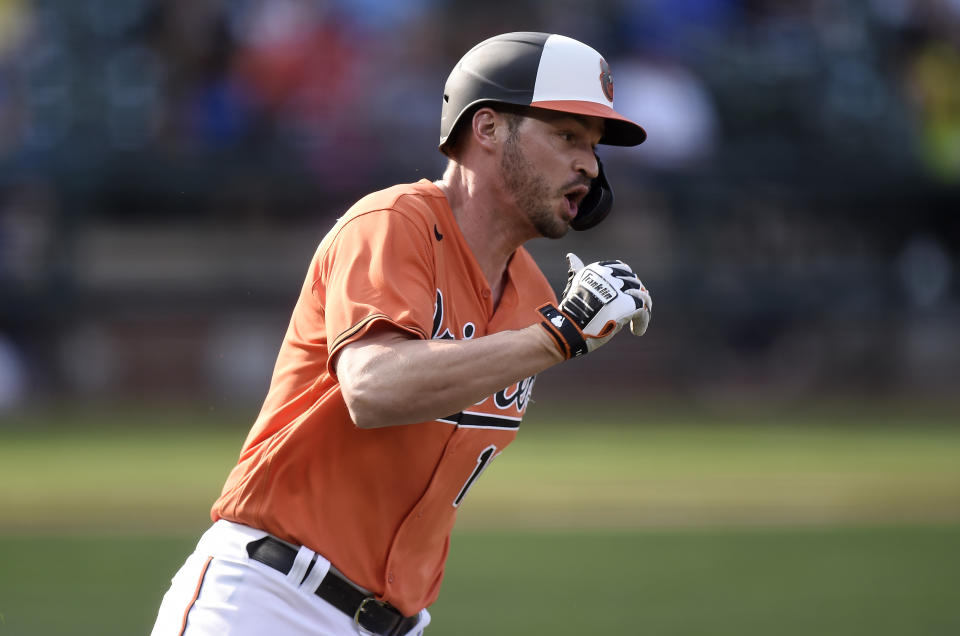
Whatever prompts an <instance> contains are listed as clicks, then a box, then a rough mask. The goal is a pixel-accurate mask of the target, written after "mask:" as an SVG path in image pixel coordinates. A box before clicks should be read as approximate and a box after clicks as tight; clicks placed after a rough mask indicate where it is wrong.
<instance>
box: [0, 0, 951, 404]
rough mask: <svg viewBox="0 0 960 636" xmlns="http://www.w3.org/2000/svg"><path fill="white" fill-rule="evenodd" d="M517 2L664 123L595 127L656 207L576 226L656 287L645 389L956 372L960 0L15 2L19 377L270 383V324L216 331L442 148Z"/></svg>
mask: <svg viewBox="0 0 960 636" xmlns="http://www.w3.org/2000/svg"><path fill="white" fill-rule="evenodd" d="M512 30H537V31H550V32H558V33H564V34H567V35H570V36H573V37H576V38H578V39H581V40H583V41H585V42H587V43H590V44H592V45H594V46H595V47H596V48H597V49H599V50H600V51H601V52H603V53H604V55H605V56H606V57H607V59H608V60H609V61H610V62H611V66H612V68H613V71H614V78H615V81H616V84H615V86H616V89H615V90H616V103H617V106H618V109H619V110H621V111H622V112H625V113H627V114H628V115H630V116H632V117H634V118H635V119H636V120H637V121H640V122H641V123H642V124H643V125H644V126H645V128H646V129H647V130H648V132H649V133H650V137H649V141H648V142H647V143H646V144H644V145H643V146H642V147H641V148H640V149H638V150H636V151H634V150H630V151H625V150H617V149H609V150H605V151H604V152H605V153H607V154H609V157H610V159H611V160H610V161H608V164H609V170H610V172H611V173H612V176H613V177H614V178H615V180H616V181H615V183H616V184H617V188H618V201H619V202H620V203H619V206H620V208H621V209H623V208H631V209H633V208H635V209H637V210H639V212H637V215H638V216H639V218H632V219H628V218H626V217H628V213H626V212H622V213H619V216H620V218H621V221H620V223H621V225H620V226H619V227H618V228H614V229H607V230H604V231H603V232H599V233H598V234H596V235H595V236H594V237H577V239H576V240H578V241H581V242H582V243H583V244H584V245H585V246H586V247H585V249H587V250H588V251H592V250H593V249H600V248H599V245H600V244H602V243H604V244H607V245H610V244H612V245H614V246H617V247H621V248H622V249H624V250H626V251H627V253H628V255H629V256H630V257H632V258H633V259H634V261H638V262H639V263H638V265H637V268H638V269H639V270H640V271H649V272H651V273H652V276H653V277H654V282H657V283H659V284H660V287H661V288H662V289H664V290H666V298H667V300H668V301H669V302H667V303H664V302H663V300H662V298H663V295H661V296H660V297H658V309H660V308H663V307H665V308H666V309H664V310H661V311H663V313H666V314H667V316H670V311H671V310H670V309H669V308H670V307H673V308H674V311H675V312H676V314H675V315H674V316H673V320H672V321H671V322H670V323H669V324H671V325H672V329H673V331H671V327H670V326H665V327H664V331H663V332H662V334H663V338H662V340H661V342H662V343H663V344H662V345H661V346H660V347H656V348H655V350H654V351H646V352H644V355H645V356H646V358H647V359H652V360H655V361H656V363H657V364H656V368H654V366H653V365H651V367H650V368H649V370H647V371H646V373H647V374H648V375H650V376H651V377H650V378H648V379H649V380H651V382H649V383H648V384H649V385H650V386H653V387H655V388H656V389H657V390H680V391H692V390H696V389H697V388H698V387H702V386H704V385H710V384H711V382H719V380H718V379H716V378H713V377H712V376H711V373H710V372H708V371H707V369H715V370H716V369H719V370H720V375H721V376H723V377H724V378H727V379H728V380H729V378H742V379H743V382H744V383H746V384H750V383H752V382H753V383H756V382H762V380H763V379H764V378H769V377H771V376H777V377H779V376H778V374H780V375H782V376H783V377H784V378H785V380H784V382H785V384H791V383H793V384H797V383H799V385H802V387H803V388H804V389H806V390H815V389H817V388H818V387H822V386H824V385H825V384H826V385H833V383H834V382H835V381H836V380H837V379H840V380H845V381H847V382H850V383H852V384H854V385H856V384H857V383H858V382H857V378H862V377H868V378H873V379H871V380H866V381H864V382H861V384H864V386H866V388H868V389H871V390H873V389H877V387H879V388H880V389H889V388H890V387H895V388H902V387H903V386H908V388H911V389H916V388H917V387H918V386H923V387H926V386H937V387H940V389H941V390H943V391H945V392H950V391H951V390H952V388H954V387H951V386H950V384H951V381H950V380H949V379H948V378H944V377H943V375H944V374H952V373H954V372H955V371H957V370H958V369H957V363H956V362H955V361H953V360H952V357H948V356H944V355H943V350H944V349H945V348H947V347H949V346H951V345H956V346H960V335H958V328H957V327H956V326H955V325H956V324H957V321H956V318H957V304H958V292H957V281H956V277H955V276H954V273H955V271H956V262H957V259H958V258H960V253H958V250H960V228H958V224H957V222H956V220H955V217H956V210H957V209H958V203H960V194H958V188H960V2H958V1H957V0H872V1H871V0H839V1H826V0H814V1H806V2H802V1H789V0H598V1H596V2H590V3H583V2H578V1H574V0H554V1H551V2H546V1H543V2H534V1H532V0H512V1H510V2H506V1H505V0H487V1H486V2H482V3H477V2H469V1H467V0H404V1H393V0H86V1H84V2H74V1H71V0H0V405H2V404H4V403H14V402H16V401H18V400H21V399H29V398H31V397H35V396H41V397H42V396H49V395H58V394H61V393H63V394H66V395H71V394H74V393H83V392H84V391H86V390H95V391H94V392H96V391H102V392H107V393H109V392H110V391H126V390H129V388H130V387H129V386H128V385H127V384H124V382H125V381H126V382H128V383H129V381H130V378H131V377H138V376H137V373H131V372H130V369H132V368H137V369H140V367H142V366H144V365H147V366H150V365H154V368H153V370H147V371H143V370H142V369H141V375H142V378H143V379H142V382H141V385H142V386H140V388H142V389H143V390H145V391H147V392H149V390H150V387H156V386H160V387H162V386H169V387H173V389H172V390H174V391H176V390H183V391H184V392H189V391H190V390H196V389H197V387H204V386H209V385H210V384H211V383H213V384H215V385H218V383H220V384H224V385H225V386H230V385H231V384H230V381H226V382H225V381H224V380H223V379H222V378H223V374H228V375H229V373H231V372H232V373H236V372H237V369H238V368H241V367H243V368H244V369H249V368H253V369H256V371H257V373H254V375H253V376H252V378H253V379H250V380H249V382H251V383H257V382H260V381H262V378H261V375H264V374H266V373H267V372H268V369H266V368H264V369H259V366H262V365H263V364H267V365H268V366H269V364H270V362H269V358H270V356H271V347H272V346H273V340H275V338H274V339H272V340H270V341H269V344H268V345H267V346H266V347H264V346H262V345H258V346H259V347H260V348H259V349H257V348H255V349H256V350H254V351H252V352H250V351H248V352H247V353H246V354H243V355H246V356H247V358H244V360H245V362H244V363H243V364H234V363H231V362H229V356H228V362H227V363H223V362H222V360H223V350H225V349H231V346H230V344H229V343H224V342H223V340H224V338H223V334H224V333H234V332H233V331H231V330H230V329H232V328H234V327H236V328H237V329H239V332H237V336H238V338H242V340H243V341H244V342H245V343H246V344H247V345H249V341H250V340H255V339H257V338H260V337H262V334H261V333H260V332H259V331H258V330H257V328H256V325H257V324H260V323H263V322H266V323H267V324H269V327H270V328H271V329H272V328H273V327H274V326H275V323H276V321H277V319H275V318H270V319H269V320H265V321H264V320H261V321H260V322H259V323H258V321H257V320H256V319H252V320H245V319H242V317H243V316H249V315H262V314H263V313H264V312H266V313H267V314H269V315H271V316H273V315H280V314H282V313H283V312H285V311H286V310H287V309H288V304H289V301H290V295H289V294H288V293H287V292H289V290H290V289H292V287H290V286H291V285H293V286H296V284H297V283H298V281H296V280H292V279H291V277H293V278H296V277H298V276H301V275H302V273H300V269H299V268H301V267H302V265H303V263H304V262H305V260H304V259H305V257H306V254H307V253H308V251H307V247H306V246H307V245H310V244H315V241H316V240H318V238H319V236H321V235H322V229H323V228H324V227H325V226H326V225H327V224H328V223H329V222H330V221H331V220H332V219H333V218H335V217H336V216H338V215H339V213H341V212H342V211H343V209H345V206H346V205H348V204H349V202H350V201H352V200H354V199H356V198H357V197H358V196H360V195H362V194H363V193H365V192H367V191H370V190H373V189H378V188H379V187H383V186H386V185H389V184H391V183H394V182H398V181H412V180H416V179H418V178H421V177H429V178H434V177H435V176H437V175H438V174H439V172H440V170H441V169H442V166H443V163H442V157H441V156H440V155H439V153H437V151H436V143H437V137H438V134H439V133H438V128H439V110H440V93H441V90H442V86H443V81H444V79H445V77H446V74H447V73H448V72H449V69H450V68H451V66H452V65H453V63H454V62H455V61H456V60H457V59H458V58H459V57H460V55H462V54H463V53H464V52H465V50H466V49H467V48H469V46H471V45H472V44H473V43H475V42H478V41H480V40H481V39H483V38H485V37H488V36H490V35H493V34H496V33H499V32H504V31H512ZM606 156H607V155H605V157H606ZM611 223H613V222H611ZM197 237H202V238H197ZM298 237H302V242H298V240H297V239H298ZM191 241H195V243H191ZM292 245H296V248H295V249H291V248H290V246H292ZM191 246H193V247H191ZM258 250H260V251H258ZM238 254H243V255H244V256H245V259H244V260H251V259H254V258H256V259H259V264H256V265H249V264H237V263H235V260H236V258H237V255H238ZM286 256H289V257H290V262H289V263H285V262H284V261H283V258H284V257H286ZM551 256H552V255H551ZM644 268H645V269H644ZM224 270H227V273H224ZM548 273H551V272H550V271H548ZM552 274H556V275H560V274H562V273H557V272H552ZM288 279H290V280H288ZM197 281H199V282H197ZM280 284H282V285H285V287H282V289H283V290H284V291H283V292H282V293H271V290H274V289H275V288H276V287H277V286H278V285H280ZM651 287H652V288H654V289H656V287H655V286H654V285H653V284H652V283H651ZM892 306H893V307H897V308H898V309H897V311H896V312H895V313H889V315H888V314H887V313H884V312H890V308H891V307H892ZM257 312H259V313H257ZM911 312H912V313H911ZM144 316H148V317H149V319H145V318H144ZM198 316H200V317H198ZM164 317H166V318H165V320H166V322H162V323H161V324H160V325H159V327H158V322H157V321H159V320H161V319H163V318H164ZM238 317H241V318H238ZM658 318H660V316H659V315H658ZM224 321H226V323H228V324H225V322H224ZM655 323H656V321H655ZM811 323H812V324H815V325H816V326H817V329H820V330H821V333H820V336H819V337H818V336H816V335H814V334H811V333H810V324H811ZM238 324H239V325H240V326H239V327H237V325H238ZM251 324H253V325H254V327H251V328H249V329H248V326H249V325H251ZM171 325H172V326H171ZM231 325H232V326H231ZM655 326H657V325H656V324H655ZM158 328H159V333H161V337H159V338H157V333H158V331H157V330H158ZM266 331H269V330H266ZM651 333H653V332H651ZM162 334H167V339H166V340H164V338H163V337H162ZM211 334H214V335H215V336H216V337H214V336H212V335H211ZM151 338H153V339H156V340H159V342H160V344H158V345H157V346H158V347H159V348H161V349H163V350H165V351H166V352H167V354H169V351H170V349H171V348H172V349H176V346H171V344H170V342H171V339H172V340H174V341H177V342H180V341H182V342H183V343H184V344H183V345H182V348H183V349H184V351H185V353H183V355H181V356H179V357H178V356H173V357H172V358H170V357H169V355H168V356H167V357H166V358H164V357H163V356H162V355H161V356H160V358H162V359H163V360H167V363H166V364H165V365H164V364H156V362H157V359H158V357H157V356H158V355H159V354H156V353H153V354H147V353H142V355H141V358H137V353H136V352H137V351H141V352H142V351H143V350H148V349H149V346H148V345H145V344H143V342H144V341H148V340H150V339H151ZM891 338H893V339H894V340H895V343H894V345H889V344H886V345H884V343H889V342H890V339H891ZM201 341H202V342H201ZM131 343H136V345H135V346H134V345H133V344H131ZM884 346H887V347H888V349H887V350H886V351H884V349H883V347H884ZM234 348H236V347H234ZM241 348H242V347H241ZM264 348H265V349H266V350H265V351H261V349H264ZM891 349H893V351H891ZM188 350H189V351H203V352H206V353H203V354H202V356H203V360H202V361H200V362H198V361H197V359H195V358H193V357H191V355H190V354H189V353H186V351H188ZM955 350H957V349H955ZM844 352H847V353H846V357H843V355H842V354H843V353H844ZM151 356H153V357H151ZM218 356H220V357H218ZM711 356H712V357H711ZM838 356H839V357H838ZM953 357H955V356H953ZM144 360H146V362H144ZM705 360H712V361H713V362H715V364H703V363H702V362H703V361H705ZM623 363H624V364H633V363H632V362H630V361H629V360H627V359H626V357H625V358H624V360H623ZM204 365H205V366H204ZM198 366H199V367H203V368H205V369H207V371H204V372H200V371H197V372H196V375H192V374H191V373H184V372H183V369H184V368H185V367H189V368H190V369H196V368H197V367H198ZM97 369H100V371H97ZM109 369H113V371H110V370H109ZM903 369H912V371H909V372H908V373H906V374H905V373H904V372H903V371H902V370H903ZM260 372H262V373H260ZM245 373H248V374H249V373H252V372H251V371H249V370H247V371H245ZM638 373H641V374H643V373H644V370H643V369H641V370H640V371H638ZM798 374H799V375H798ZM168 376H170V377H168ZM654 377H656V378H658V379H659V382H654V381H652V380H653V378H654ZM798 377H799V378H800V379H799V380H798V379H797V378H798ZM954 377H956V376H954ZM97 378H101V380H97ZM103 378H105V379H103ZM204 378H206V380H203V379H204ZM178 380H179V381H180V384H178V383H177V381H178ZM237 381H238V382H239V381H243V378H240V379H239V380H237ZM181 385H183V386H181ZM138 386H139V385H138ZM723 386H726V385H723ZM91 387H92V388H91ZM177 387H179V389H177ZM861 388H862V387H861ZM200 390H201V391H202V390H203V389H202V388H201V389H200ZM224 390H229V389H224ZM24 396H25V397H24Z"/></svg>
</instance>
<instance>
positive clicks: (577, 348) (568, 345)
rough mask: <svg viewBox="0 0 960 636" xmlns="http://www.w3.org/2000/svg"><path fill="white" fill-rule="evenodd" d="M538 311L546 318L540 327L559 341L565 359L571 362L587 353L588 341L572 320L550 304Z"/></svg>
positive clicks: (558, 344)
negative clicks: (572, 359)
mask: <svg viewBox="0 0 960 636" xmlns="http://www.w3.org/2000/svg"><path fill="white" fill-rule="evenodd" d="M537 310H538V311H539V312H540V314H541V315H542V316H543V317H544V318H546V320H542V321H540V326H541V327H543V328H544V329H546V330H547V333H549V334H550V335H551V336H553V339H554V340H556V341H557V346H558V347H559V348H560V352H561V353H562V354H563V355H564V357H566V358H567V359H568V360H569V359H570V358H576V357H579V356H582V355H583V354H585V353H587V351H588V349H587V341H586V340H584V338H583V333H582V332H581V331H580V329H579V328H578V327H577V325H575V324H574V322H573V321H572V320H570V318H568V317H567V316H566V315H564V314H563V313H561V312H560V310H559V309H557V308H556V307H554V306H553V305H551V304H550V303H547V304H545V305H542V306H541V307H539V308H538V309H537Z"/></svg>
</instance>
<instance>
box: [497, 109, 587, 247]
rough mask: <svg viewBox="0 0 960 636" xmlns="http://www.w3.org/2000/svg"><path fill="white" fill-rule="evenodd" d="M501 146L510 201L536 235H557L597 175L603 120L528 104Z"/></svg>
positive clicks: (567, 223) (565, 229) (503, 172)
mask: <svg viewBox="0 0 960 636" xmlns="http://www.w3.org/2000/svg"><path fill="white" fill-rule="evenodd" d="M530 113H531V115H532V116H528V117H523V118H521V119H520V122H519V126H518V127H517V129H515V130H512V131H511V133H510V135H509V137H508V139H507V140H506V142H505V144H504V148H503V154H502V157H501V161H500V168H501V171H502V175H503V180H504V183H505V185H506V187H507V189H508V190H509V191H510V193H511V194H512V195H513V197H514V202H515V203H516V205H517V207H518V208H520V210H521V211H523V212H524V214H526V216H527V219H528V220H529V221H530V223H531V225H532V226H533V228H534V229H535V230H536V232H537V234H538V235H539V236H544V237H547V238H561V237H562V236H564V235H565V234H566V233H567V230H568V229H569V227H570V221H572V220H573V219H574V217H576V214H577V211H578V210H577V208H578V205H579V203H580V202H581V201H582V200H583V197H584V196H586V194H587V192H588V191H589V189H590V182H591V180H592V179H593V178H595V177H596V176H597V162H596V157H595V156H594V148H595V147H596V145H597V142H599V140H600V137H601V136H602V135H603V120H602V119H599V118H597V117H581V116H574V115H567V114H564V113H554V112H551V111H545V110H531V111H530Z"/></svg>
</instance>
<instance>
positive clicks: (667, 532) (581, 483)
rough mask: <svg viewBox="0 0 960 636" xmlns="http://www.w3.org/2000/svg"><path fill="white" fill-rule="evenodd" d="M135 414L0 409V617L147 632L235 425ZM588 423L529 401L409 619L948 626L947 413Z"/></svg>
mask: <svg viewBox="0 0 960 636" xmlns="http://www.w3.org/2000/svg"><path fill="white" fill-rule="evenodd" d="M135 413H136V411H130V412H129V413H123V412H117V411H115V412H111V413H108V414H103V413H99V414H94V413H85V414H83V415H76V414H64V413H59V414H54V413H44V414H34V415H30V416H21V417H18V418H16V419H15V420H12V419H8V420H7V421H6V422H5V423H4V424H3V425H0V636H7V635H10V636H13V635H16V636H21V635H24V636H44V635H47V634H51V635H52V634H96V635H112V634H117V635H120V634H144V633H148V632H149V628H150V625H151V624H152V619H153V615H154V613H155V611H156V608H157V606H158V604H159V599H160V596H161V595H162V593H163V591H164V590H165V588H166V585H167V583H168V580H169V577H170V576H171V575H172V574H173V572H174V571H175V570H176V568H177V567H178V566H179V565H180V563H181V562H182V560H183V558H184V557H185V556H186V554H187V553H188V552H189V550H190V549H191V548H192V545H193V543H195V541H196V539H197V537H198V535H199V533H200V532H202V531H203V529H204V528H205V527H206V525H207V523H208V521H207V518H206V511H207V508H208V507H209V504H210V502H211V500H212V498H213V497H214V496H215V495H216V493H217V492H218V490H219V487H220V484H221V482H222V480H223V478H224V476H225V474H226V472H227V470H229V468H230V466H231V465H232V462H233V460H234V458H235V456H236V453H237V451H238V450H239V445H240V443H241V442H242V439H243V436H244V434H245V432H246V428H247V422H246V421H244V418H243V417H239V418H237V419H236V422H237V423H236V424H233V425H231V424H229V421H230V419H231V418H230V417H229V416H227V415H216V416H215V417H213V416H211V414H195V413H186V412H178V413H174V412H155V413H152V414H149V415H143V414H136V415H134V414H135ZM600 421H602V422H604V424H599V423H593V422H589V421H588V420H586V419H585V417H584V414H583V413H578V412H576V411H565V412H564V413H563V414H562V415H560V414H559V412H553V413H551V412H541V411H539V410H536V409H535V410H533V411H531V414H530V415H529V416H528V420H527V422H525V424H524V427H523V430H522V432H521V435H520V437H519V439H518V441H517V442H515V444H514V445H513V446H512V447H511V448H510V449H509V450H508V451H507V452H506V453H504V455H503V456H502V457H500V458H498V459H497V460H496V462H495V463H494V464H493V465H492V466H491V468H490V470H488V471H487V472H486V473H485V474H484V476H483V479H482V480H480V482H478V484H477V485H476V486H475V488H473V490H471V492H470V496H469V498H468V499H467V502H466V503H465V504H464V507H463V508H462V512H461V517H460V520H459V522H458V530H457V531H456V533H455V535H454V540H453V546H452V551H451V556H450V561H449V563H448V573H447V576H446V580H445V583H444V588H443V591H442V594H441V597H440V600H439V601H438V602H437V604H436V605H435V606H434V607H433V608H432V610H431V611H432V613H433V616H434V622H433V626H432V627H431V628H430V630H428V632H429V633H430V634H433V635H434V636H436V635H438V634H444V635H447V634H451V635H457V636H470V635H473V634H478V635H479V634H484V635H489V634H507V635H512V634H535V635H540V634H550V635H557V636H565V635H568V634H570V635H573V634H601V633H602V634H656V635H663V636H666V635H691V636H692V635H704V634H716V635H727V634H729V635H734V634H737V635H749V634H765V635H766V634H778V635H797V636H799V635H804V636H807V635H809V634H830V635H833V634H836V635H838V636H847V635H857V634H864V635H868V634H869V635H870V636H886V635H890V636H893V635H911V636H913V635H930V636H934V635H936V636H939V635H943V636H947V635H954V634H958V633H960V567H958V565H960V427H958V426H957V422H956V421H955V420H954V418H953V417H952V416H951V415H950V414H933V415H931V414H927V415H923V416H920V415H917V414H914V413H910V412H909V411H907V410H887V409H877V410H875V411H874V412H870V413H866V412H863V411H859V410H849V409H847V410H844V411H842V412H841V411H837V410H823V411H817V412H813V411H811V412H808V413H803V414H794V415H785V414H770V413H767V414H753V415H749V416H744V415H736V416H734V415H731V414H726V415H723V416H719V415H716V414H710V413H702V412H701V413H694V412H679V411H676V410H670V409H668V410H660V411H657V412H655V413H652V414H649V415H648V416H647V417H646V418H645V420H644V422H643V423H642V424H637V423H633V422H629V421H623V417H622V415H621V416H620V420H619V421H617V420H616V418H611V417H605V418H601V420H600ZM128 422H135V424H128Z"/></svg>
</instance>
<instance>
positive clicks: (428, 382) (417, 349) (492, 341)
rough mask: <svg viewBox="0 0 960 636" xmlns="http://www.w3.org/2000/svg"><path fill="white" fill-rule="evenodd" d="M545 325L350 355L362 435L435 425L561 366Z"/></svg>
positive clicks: (387, 344) (348, 379) (379, 346)
mask: <svg viewBox="0 0 960 636" xmlns="http://www.w3.org/2000/svg"><path fill="white" fill-rule="evenodd" d="M562 360H563V357H562V356H561V354H560V352H559V350H558V349H557V346H556V344H555V343H554V342H553V340H552V338H551V337H550V336H549V335H548V334H547V333H546V331H544V330H543V329H542V328H541V327H539V326H537V325H532V326H530V327H527V328H526V329H521V330H518V331H504V332H500V333H496V334H492V335H489V336H485V337H482V338H477V339H474V340H388V341H383V340H381V341H377V340H374V341H373V342H370V343H368V344H363V345H362V346H360V347H357V348H356V349H352V350H345V351H344V352H343V354H342V355H341V356H340V359H339V361H338V363H337V374H338V376H339V379H340V384H341V387H342V390H343V397H344V400H345V401H346V404H347V408H348V409H349V410H350V415H351V417H352V418H353V421H354V422H355V423H356V424H357V426H359V427H361V428H379V427H383V426H397V425H401V424H412V423H414V422H424V421H430V420H434V419H436V418H438V417H443V416H446V415H451V414H453V413H456V412H458V411H461V410H463V409H464V408H466V407H468V406H470V405H471V404H475V403H476V402H479V401H480V400H482V399H484V398H485V397H487V396H489V395H492V394H494V393H496V392H497V391H499V390H501V389H503V388H505V387H508V386H510V385H512V384H513V383H515V382H518V381H520V380H522V379H524V378H528V377H530V376H532V375H535V374H537V373H539V372H541V371H543V370H545V369H547V368H549V367H551V366H553V365H555V364H557V363H558V362H561V361H562Z"/></svg>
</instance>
